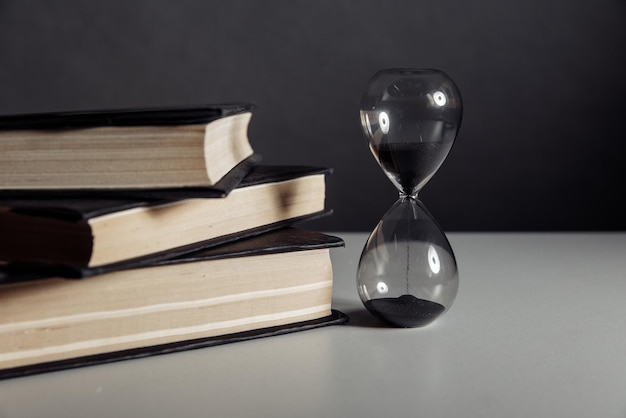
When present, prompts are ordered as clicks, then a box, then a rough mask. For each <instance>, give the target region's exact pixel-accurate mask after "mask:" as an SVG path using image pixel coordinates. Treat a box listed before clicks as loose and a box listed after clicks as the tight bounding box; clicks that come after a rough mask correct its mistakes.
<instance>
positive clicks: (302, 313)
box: [0, 228, 347, 378]
mask: <svg viewBox="0 0 626 418" xmlns="http://www.w3.org/2000/svg"><path fill="white" fill-rule="evenodd" d="M342 245H343V241H342V240H341V239H340V238H337V237H333V236H329V235H326V234H322V233H319V232H312V231H306V230H302V229H294V228H284V229H281V230H277V231H272V232H269V233H266V234H262V235H258V236H255V237H252V238H248V239H244V240H239V241H236V242H232V243H228V244H223V245H221V246H217V247H212V248H208V249H201V250H199V251H196V252H193V253H189V254H186V255H183V256H180V257H174V258H169V259H163V260H160V261H158V262H156V263H154V264H152V265H150V266H145V267H142V268H137V269H124V270H118V271H112V272H109V273H105V274H101V275H97V276H93V277H90V278H87V279H80V280H68V279H62V278H47V279H41V280H35V281H28V282H15V283H5V284H0V378H7V377H16V376H23V375H27V374H32V373H38V372H43V371H52V370H59V369H65V368H69V367H79V366H84V365H89V364H96V363H102V362H110V361H116V360H122V359H128V358H135V357H144V356H148V355H154V354H163V353H169V352H175V351H180V350H187V349H192V348H200V347H206V346H211V345H216V344H224V343H228V342H234V341H241V340H245V339H250V338H259V337H265V336H271V335H279V334H283V333H287V332H293V331H299V330H305V329H310V328H314V327H319V326H323V325H331V324H338V323H343V322H345V321H346V320H347V318H346V317H345V315H343V314H341V313H340V312H337V311H333V310H332V309H331V299H332V285H333V276H332V264H331V259H330V249H331V248H333V247H338V246H342Z"/></svg>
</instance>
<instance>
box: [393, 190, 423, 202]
mask: <svg viewBox="0 0 626 418" xmlns="http://www.w3.org/2000/svg"><path fill="white" fill-rule="evenodd" d="M418 192H419V190H416V191H414V192H413V193H406V192H404V191H403V190H400V191H399V192H398V199H400V200H405V199H413V200H418V198H417V193H418Z"/></svg>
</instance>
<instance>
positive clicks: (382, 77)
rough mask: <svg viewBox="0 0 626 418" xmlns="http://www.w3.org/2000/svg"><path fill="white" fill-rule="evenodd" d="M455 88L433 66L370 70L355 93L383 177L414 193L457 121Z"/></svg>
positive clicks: (443, 149) (451, 140)
mask: <svg viewBox="0 0 626 418" xmlns="http://www.w3.org/2000/svg"><path fill="white" fill-rule="evenodd" d="M462 113H463V109H462V101H461V94H460V92H459V90H458V88H457V86H456V85H455V84H454V82H453V81H452V79H451V78H450V77H448V76H447V75H446V74H445V73H444V72H443V71H440V70H433V69H387V70H381V71H379V72H378V73H376V74H375V75H374V76H373V77H372V79H371V80H370V81H369V83H368V85H367V88H366V90H365V92H364V94H363V96H362V98H361V103H360V114H361V126H362V128H363V133H364V135H365V138H366V139H367V141H368V143H369V147H370V150H371V151H372V154H373V155H374V158H375V159H376V161H377V162H378V163H379V164H380V166H381V168H382V170H383V171H384V172H385V174H386V175H387V177H389V179H390V180H391V182H392V183H393V184H394V185H395V186H396V188H397V189H398V190H399V191H400V192H401V193H402V194H405V195H409V196H415V195H417V192H418V191H419V190H420V189H421V188H422V187H423V186H424V185H425V184H426V183H427V182H428V180H430V178H431V177H432V176H433V175H434V174H435V172H436V171H437V169H438V168H439V166H441V164H442V163H443V161H444V160H445V158H446V156H447V155H448V152H449V151H450V148H451V147H452V144H453V143H454V140H455V138H456V135H457V132H458V130H459V127H460V125H461V118H462Z"/></svg>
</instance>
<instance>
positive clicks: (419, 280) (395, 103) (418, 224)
mask: <svg viewBox="0 0 626 418" xmlns="http://www.w3.org/2000/svg"><path fill="white" fill-rule="evenodd" d="M360 110H361V124H362V127H363V132H364V134H365V137H366V139H367V140H368V143H369V148H370V150H371V152H372V154H373V155H374V158H375V159H376V161H377V162H378V163H379V165H380V167H381V169H382V170H383V172H384V173H385V174H386V175H387V177H388V178H389V180H390V181H391V182H392V183H393V184H394V186H396V188H397V189H398V191H399V198H398V201H396V203H395V204H394V205H393V206H392V207H391V209H390V210H389V211H388V212H387V213H386V214H385V215H384V216H383V218H382V219H381V220H380V222H379V223H378V225H377V226H376V228H375V229H374V231H372V233H371V234H370V236H369V238H368V240H367V243H366V244H365V248H364V249H363V252H362V254H361V259H360V261H359V266H358V271H357V288H358V292H359V296H360V297H361V300H362V301H363V304H364V305H365V307H366V308H367V309H368V310H369V311H370V312H371V313H372V314H374V315H375V316H377V317H379V318H381V319H382V320H384V321H386V322H388V323H390V324H392V325H395V326H400V327H419V326H424V325H427V324H429V323H431V322H432V321H434V320H435V319H436V318H437V317H439V316H440V315H441V314H443V313H444V312H445V311H447V310H448V309H449V308H450V306H451V304H452V302H453V301H454V299H455V297H456V294H457V290H458V271H457V265H456V261H455V258H454V253H453V251H452V247H451V246H450V244H449V242H448V240H447V238H446V236H445V233H444V232H443V230H442V229H441V228H440V227H439V225H438V224H437V222H436V221H435V219H434V218H433V217H432V216H431V215H430V213H429V212H428V210H427V209H426V208H425V207H424V205H423V204H422V203H421V202H420V201H419V199H418V192H419V191H420V190H421V188H422V187H423V186H424V185H425V184H426V183H427V182H428V180H430V178H431V177H432V176H433V175H434V174H435V172H436V171H437V170H438V168H439V167H440V166H441V164H442V163H443V161H444V160H445V158H446V156H447V155H448V152H449V151H450V148H451V147H452V144H453V143H454V140H455V138H456V134H457V132H458V129H459V126H460V123H461V116H462V104H461V96H460V93H459V91H458V89H457V87H456V85H455V84H454V82H453V81H452V80H451V79H450V78H449V77H448V76H447V75H446V74H445V73H443V72H442V71H438V70H427V69H390V70H382V71H379V72H378V73H376V74H375V75H374V77H373V78H372V79H371V80H370V82H369V84H368V87H367V89H366V91H365V93H364V94H363V97H362V99H361V109H360Z"/></svg>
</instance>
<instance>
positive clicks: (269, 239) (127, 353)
mask: <svg viewBox="0 0 626 418" xmlns="http://www.w3.org/2000/svg"><path fill="white" fill-rule="evenodd" d="M343 245H344V242H343V240H342V239H341V238H338V237H335V236H331V235H327V234H323V233H320V232H315V231H308V230H303V229H296V228H284V229H281V230H278V231H274V232H270V233H265V234H262V235H259V236H256V237H253V238H249V239H246V240H239V241H236V242H233V243H228V244H224V245H221V246H216V247H210V248H203V249H199V250H197V251H195V252H192V253H189V254H186V255H183V256H179V257H175V258H170V259H163V260H159V261H156V262H155V263H153V264H152V265H153V266H154V265H166V264H176V263H190V262H195V261H201V260H210V259H222V258H226V257H245V256H252V255H259V254H271V253H279V252H290V251H304V250H311V249H320V248H333V247H341V246H343ZM2 274H7V275H8V274H11V272H10V271H8V272H7V271H4V272H3V273H2ZM50 274H54V270H51V271H50ZM294 274H297V272H294ZM85 280H89V279H85ZM9 281H10V280H9ZM348 320H349V318H348V317H347V316H346V315H345V314H343V313H342V312H339V311H336V310H333V311H332V314H331V315H330V316H327V317H324V318H319V319H315V320H310V321H304V322H298V323H293V324H288V325H283V326H275V327H268V328H261V329H256V330H251V331H245V332H239V333H233V334H227V335H222V336H215V337H208V338H200V339H193V340H181V341H179V342H175V343H169V344H161V345H155V346H150V347H141V348H136V349H130V350H123V351H117V352H112V353H104V354H97V355H90V356H84V357H77V358H72V359H66V360H59V361H53V362H48V363H41V364H35V365H28V366H20V367H15V368H10V369H4V370H0V379H8V378H15V377H21V376H28V375H32V374H37V373H44V372H52V371H58V370H64V369H70V368H77V367H84V366H90V365H96V364H103V363H111V362H116V361H121V360H128V359H134V358H142V357H148V356H154V355H160V354H168V353H174V352H179V351H184V350H192V349H199V348H205V347H211V346H216V345H222V344H227V343H232V342H239V341H246V340H251V339H256V338H264V337H270V336H277V335H283V334H287V333H292V332H297V331H304V330H309V329H313V328H319V327H323V326H329V325H338V324H344V323H346V322H348Z"/></svg>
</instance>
